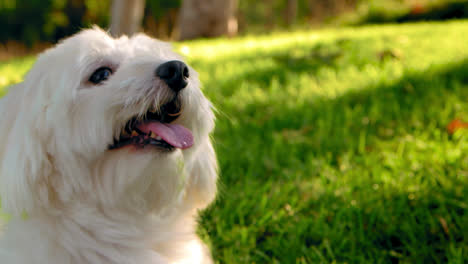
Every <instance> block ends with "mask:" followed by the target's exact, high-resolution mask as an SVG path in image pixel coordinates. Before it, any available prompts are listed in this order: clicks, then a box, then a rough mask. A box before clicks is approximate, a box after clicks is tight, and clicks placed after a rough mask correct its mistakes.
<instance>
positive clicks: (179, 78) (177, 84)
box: [156, 60, 189, 92]
mask: <svg viewBox="0 0 468 264" xmlns="http://www.w3.org/2000/svg"><path fill="white" fill-rule="evenodd" d="M156 76H158V77H159V78H161V79H162V80H163V81H164V82H166V84H167V85H168V86H169V88H171V89H172V90H173V91H174V92H179V91H180V90H182V89H184V88H185V87H186V86H187V78H188V77H189V69H188V67H187V65H185V63H183V62H181V61H177V60H173V61H168V62H165V63H163V64H161V65H160V66H159V67H158V68H157V69H156Z"/></svg>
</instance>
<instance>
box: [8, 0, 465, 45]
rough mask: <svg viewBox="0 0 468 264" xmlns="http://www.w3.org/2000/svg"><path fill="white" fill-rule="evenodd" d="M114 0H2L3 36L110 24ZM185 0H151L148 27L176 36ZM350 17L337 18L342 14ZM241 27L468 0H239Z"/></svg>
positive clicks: (37, 37)
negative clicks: (183, 0)
mask: <svg viewBox="0 0 468 264" xmlns="http://www.w3.org/2000/svg"><path fill="white" fill-rule="evenodd" d="M111 3H112V0H0V24H1V25H3V30H2V31H0V42H5V41H7V40H17V41H21V42H24V43H25V44H27V45H29V46H30V45H32V44H34V43H36V42H38V41H46V42H56V41H57V40H59V39H61V38H63V37H65V36H69V35H71V34H73V33H75V32H77V31H78V30H79V29H80V28H83V27H89V26H90V25H93V24H96V25H99V26H101V27H104V28H105V27H107V26H108V24H109V18H110V10H111ZM181 3H182V0H146V10H145V19H144V22H143V27H144V30H145V31H146V32H149V33H150V34H152V35H154V36H156V37H160V38H171V37H174V36H175V35H174V34H173V33H174V32H177V16H178V10H179V9H180V6H181ZM343 14H346V15H345V16H344V17H345V18H346V19H337V17H342V16H343ZM237 16H238V20H239V29H240V31H241V32H265V31H270V30H274V29H285V28H290V27H298V26H299V27H301V26H309V25H311V24H314V25H317V24H318V25H321V24H323V23H329V22H336V21H338V22H339V23H345V24H367V23H388V22H406V21H414V20H440V19H449V18H463V17H468V1H467V0H417V1H416V0H262V1H255V0H238V11H237Z"/></svg>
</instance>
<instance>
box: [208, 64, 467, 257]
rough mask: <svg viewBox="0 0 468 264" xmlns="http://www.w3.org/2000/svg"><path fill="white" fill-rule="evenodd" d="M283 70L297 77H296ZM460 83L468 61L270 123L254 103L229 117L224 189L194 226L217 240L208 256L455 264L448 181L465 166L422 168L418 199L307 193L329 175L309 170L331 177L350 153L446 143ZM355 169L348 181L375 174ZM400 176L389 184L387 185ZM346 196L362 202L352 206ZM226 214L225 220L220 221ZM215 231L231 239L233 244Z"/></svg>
mask: <svg viewBox="0 0 468 264" xmlns="http://www.w3.org/2000/svg"><path fill="white" fill-rule="evenodd" d="M288 70H289V71H292V73H295V71H294V68H288ZM299 70H300V71H302V68H301V69H299ZM467 73H468V60H461V61H460V62H457V63H453V64H451V65H441V66H440V67H434V68H431V69H430V70H427V71H424V72H411V71H410V72H408V73H407V74H406V75H404V76H403V77H402V78H401V79H400V80H398V81H396V82H394V83H392V84H389V85H383V86H382V85H381V86H371V87H365V88H364V89H361V90H360V91H356V92H350V93H347V94H344V95H343V96H340V97H338V98H336V99H320V100H317V98H310V100H305V101H304V103H302V104H297V105H295V106H293V107H289V108H288V107H285V106H283V105H275V106H272V107H273V109H274V111H273V112H270V113H263V112H262V109H259V106H258V105H257V104H256V103H255V102H253V103H252V104H251V105H249V106H248V107H246V108H242V109H230V111H231V112H235V111H237V113H236V114H238V115H239V116H241V117H246V118H239V119H238V120H239V121H238V122H239V123H238V124H232V123H230V122H229V121H227V120H220V122H219V123H218V128H217V131H216V138H218V139H221V144H218V145H217V150H218V156H219V159H220V164H221V168H222V169H221V171H222V183H223V184H224V189H222V191H221V192H222V195H221V198H220V199H219V200H218V201H217V204H216V206H214V207H212V208H211V209H210V210H208V211H206V212H205V216H204V217H203V219H204V222H203V228H204V230H205V231H206V232H207V233H208V234H209V235H210V237H211V238H212V239H218V238H221V240H219V241H218V240H214V241H213V243H212V244H213V245H214V254H215V256H216V255H218V256H221V255H223V258H222V259H228V257H227V256H226V254H227V255H229V254H230V253H229V250H231V249H232V248H234V251H235V252H231V253H233V254H239V255H241V256H244V257H245V260H246V261H249V262H258V263H260V262H265V263H267V262H272V261H273V260H279V261H280V263H292V261H298V260H297V257H299V256H301V258H304V261H307V262H308V263H317V262H331V261H334V260H335V261H338V262H342V261H346V262H350V263H365V262H371V263H397V262H399V261H403V262H408V263H433V262H435V263H446V262H448V261H461V262H463V260H464V258H466V253H463V252H466V250H467V248H466V246H464V245H466V244H467V243H468V241H467V237H468V234H467V233H466V232H467V230H466V224H464V223H466V222H467V220H468V208H467V204H466V200H465V198H464V197H466V196H467V195H468V183H467V182H466V180H464V179H463V177H461V176H459V175H457V172H460V171H463V170H464V171H466V169H467V168H466V165H463V160H461V159H463V158H464V156H463V155H460V156H459V157H458V158H457V159H456V160H454V161H451V162H452V163H451V164H452V165H453V166H455V167H456V166H462V167H461V168H455V167H450V166H451V165H450V164H447V166H449V167H444V166H441V165H440V164H438V165H437V166H436V165H434V167H433V166H432V164H431V163H427V164H423V169H421V171H420V174H419V175H417V177H418V179H420V180H421V181H430V183H428V184H426V185H424V188H423V190H421V191H420V192H417V197H416V198H414V197H411V195H409V193H408V192H407V191H405V190H403V189H401V190H400V189H398V188H399V187H398V186H397V187H394V188H393V189H389V190H385V191H384V190H382V191H378V192H376V191H373V190H372V189H371V188H372V180H369V182H363V183H361V185H359V184H358V185H356V186H352V187H353V188H357V189H355V190H354V191H353V194H349V195H348V196H343V197H341V198H340V197H337V196H336V195H335V194H334V193H333V192H334V191H335V190H331V191H330V190H322V191H321V192H320V191H318V192H317V193H310V189H307V188H306V187H304V185H305V184H308V183H309V182H312V183H311V184H312V185H313V181H314V180H317V179H320V178H321V177H322V178H323V177H325V176H323V175H324V174H327V173H328V172H327V171H326V170H324V169H323V168H322V167H320V166H315V165H313V160H320V159H329V160H330V165H331V166H335V167H339V166H340V162H341V159H342V158H343V156H346V154H347V153H352V154H353V155H354V156H353V158H354V159H356V160H364V159H366V156H368V155H374V154H373V152H374V145H375V144H379V143H381V142H386V141H388V142H390V143H391V144H394V145H398V142H397V141H398V139H400V138H404V137H406V136H412V135H413V134H414V135H422V136H424V137H426V138H427V139H428V140H434V141H437V140H440V141H447V142H449V141H450V140H451V139H450V137H449V136H448V135H447V134H446V133H445V126H446V124H447V123H448V122H450V118H454V117H456V116H457V114H459V112H464V113H466V112H467V109H465V108H463V105H462V104H463V103H466V100H467V98H468V89H467V86H468V77H467V76H468V75H467ZM254 74H255V73H247V74H246V76H247V78H248V76H250V75H254ZM265 76H268V75H266V74H265ZM270 78H271V77H270ZM285 100H287V98H285ZM247 117H249V118H247ZM227 135H229V137H228V136H227ZM226 138H229V140H230V141H227V140H224V139H226ZM426 152H428V151H426ZM239 157H242V158H239ZM232 160H235V161H236V163H235V164H232ZM465 160H466V159H465ZM430 161H431V159H429V158H428V159H427V160H426V162H430ZM311 162H312V165H311ZM370 162H379V160H378V158H376V159H370ZM361 166H363V167H361V168H360V170H357V171H356V172H355V174H354V177H355V178H356V179H359V178H363V179H364V178H366V179H372V177H373V176H372V174H373V173H377V174H379V173H383V171H377V172H372V171H366V166H369V170H371V169H372V167H371V166H372V164H365V163H364V164H361ZM464 166H465V167H464ZM408 170H409V168H408ZM404 171H405V168H400V169H399V170H394V171H392V170H389V171H387V173H389V174H390V176H389V177H392V175H391V173H395V172H398V173H402V172H404ZM349 173H351V175H353V174H352V173H353V172H348V174H349ZM359 173H365V174H366V176H365V177H364V175H359ZM439 175H440V178H439ZM339 176H340V175H339V173H338V174H337V175H334V177H339ZM395 176H397V175H395ZM348 177H349V175H348ZM444 181H445V183H444ZM417 184H419V183H417ZM421 184H422V183H421ZM344 187H346V186H344ZM360 188H361V189H360ZM362 188H364V189H362ZM366 188H369V190H365V189H366ZM231 190H236V191H235V192H232V191H231ZM253 190H255V191H253ZM308 190H309V191H308ZM354 196H356V197H358V198H356V199H357V200H359V202H358V203H357V204H354V205H353V204H352V203H351V204H350V202H351V201H350V200H351V199H352V197H354ZM252 201H257V202H256V203H252ZM289 205H291V206H290V207H288V206H289ZM225 208H228V209H229V210H232V212H230V213H229V214H227V213H226V212H222V211H223V210H225ZM288 208H289V209H288ZM291 208H293V209H294V210H292V209H291ZM228 215H229V216H228ZM224 232H229V233H230V234H234V235H233V238H234V241H232V240H229V237H227V236H225V234H224ZM226 237H227V238H226ZM223 239H224V240H223ZM235 239H239V241H238V240H235ZM239 244H241V245H242V246H238V245H239ZM236 250H239V251H236ZM226 252H227V253H226ZM463 254H464V255H463ZM240 259H242V258H240ZM461 262H460V263H461Z"/></svg>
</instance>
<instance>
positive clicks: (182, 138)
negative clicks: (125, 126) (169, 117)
mask: <svg viewBox="0 0 468 264" xmlns="http://www.w3.org/2000/svg"><path fill="white" fill-rule="evenodd" d="M137 128H138V129H139V130H141V131H142V132H144V133H146V134H148V133H150V131H153V132H154V133H155V134H157V135H158V136H160V137H161V138H162V139H164V141H166V142H167V143H169V144H170V145H172V146H173V147H176V148H180V149H186V148H190V147H191V146H192V145H193V136H192V132H190V130H188V129H187V128H185V127H184V126H181V125H177V124H163V123H160V122H157V121H151V122H146V123H142V124H139V125H138V126H137Z"/></svg>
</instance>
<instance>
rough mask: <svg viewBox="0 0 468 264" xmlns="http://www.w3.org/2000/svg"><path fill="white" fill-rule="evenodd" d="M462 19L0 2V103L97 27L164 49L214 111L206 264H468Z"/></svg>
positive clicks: (136, 1)
mask: <svg viewBox="0 0 468 264" xmlns="http://www.w3.org/2000/svg"><path fill="white" fill-rule="evenodd" d="M467 17H468V1H467V0H146V1H144V0H114V1H111V0H0V25H1V26H2V30H0V95H3V94H5V93H6V92H7V91H8V89H14V88H12V87H14V86H12V85H13V84H15V83H18V82H21V80H22V79H23V78H24V75H25V74H26V73H27V71H28V70H29V69H30V67H31V66H32V65H33V64H34V62H35V60H36V56H37V53H38V52H40V51H41V50H43V49H44V48H47V47H50V46H51V45H52V44H54V43H56V42H57V41H58V40H60V39H61V38H63V37H67V36H69V35H71V34H73V33H75V32H77V31H79V30H80V29H82V28H87V27H89V26H91V25H93V24H96V25H99V26H100V27H103V28H106V29H109V30H110V33H111V34H113V35H115V36H119V35H121V34H132V33H134V32H136V31H139V30H141V31H144V32H146V33H147V34H149V35H151V36H154V37H157V38H161V39H164V40H170V41H173V44H174V47H175V49H176V50H177V51H178V52H180V53H182V54H183V55H184V57H185V58H186V60H187V62H188V63H189V64H190V65H191V66H192V67H193V68H194V69H196V70H197V72H198V73H199V77H200V80H201V83H202V84H203V85H202V86H203V87H202V89H203V92H204V93H205V94H206V96H207V97H208V98H209V99H210V100H211V101H212V102H213V104H214V105H215V106H216V108H217V109H218V112H217V122H216V129H215V131H214V133H213V141H214V144H215V148H216V151H217V156H218V160H219V164H220V181H219V195H218V198H217V200H216V202H215V203H214V204H213V205H212V206H211V207H210V208H208V209H207V210H205V211H203V212H202V214H201V217H200V227H199V234H200V236H201V237H202V239H203V240H204V241H205V242H206V243H207V244H208V245H209V247H210V248H211V250H212V252H213V256H214V259H215V262H216V263H232V264H239V263H285V264H289V263H296V264H305V263H359V264H361V263H392V264H393V263H451V264H461V263H468V198H467V197H468V154H467V153H468V46H467V43H468V20H467V19H466V18H467ZM51 63H52V62H51ZM0 114H1V113H0ZM1 218H4V219H8V216H6V215H4V214H3V215H2V214H1V213H0V219H1Z"/></svg>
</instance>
